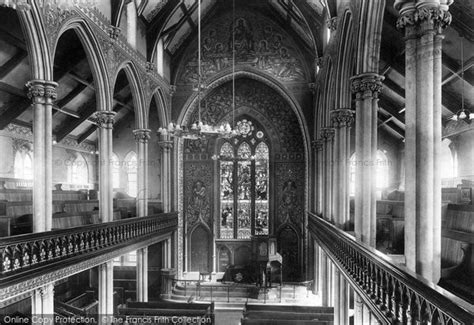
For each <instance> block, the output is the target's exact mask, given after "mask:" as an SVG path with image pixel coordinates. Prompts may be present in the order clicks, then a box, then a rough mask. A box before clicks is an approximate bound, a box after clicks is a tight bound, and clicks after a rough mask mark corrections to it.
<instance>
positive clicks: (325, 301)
mask: <svg viewBox="0 0 474 325" xmlns="http://www.w3.org/2000/svg"><path fill="white" fill-rule="evenodd" d="M328 274H329V272H328V256H327V254H326V252H325V251H324V250H323V249H322V248H321V247H319V281H318V282H319V292H320V295H321V305H322V306H324V307H327V306H329V292H328V287H329V286H328V283H329V278H328Z"/></svg>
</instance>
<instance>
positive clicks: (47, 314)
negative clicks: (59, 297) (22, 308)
mask: <svg viewBox="0 0 474 325" xmlns="http://www.w3.org/2000/svg"><path fill="white" fill-rule="evenodd" d="M31 316H37V319H38V321H37V322H33V324H44V323H45V322H48V321H49V320H50V321H51V322H50V324H53V317H54V283H49V284H46V285H44V286H42V287H41V288H39V289H35V290H34V292H33V295H32V296H31ZM39 320H42V321H39Z"/></svg>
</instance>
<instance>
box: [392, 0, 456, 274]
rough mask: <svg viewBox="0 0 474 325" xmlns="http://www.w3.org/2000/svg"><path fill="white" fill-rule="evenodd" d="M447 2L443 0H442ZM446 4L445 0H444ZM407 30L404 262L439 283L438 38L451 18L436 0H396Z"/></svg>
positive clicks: (439, 103) (439, 79) (400, 18)
mask: <svg viewBox="0 0 474 325" xmlns="http://www.w3.org/2000/svg"><path fill="white" fill-rule="evenodd" d="M445 3H446V2H445ZM448 3H449V1H448ZM395 9H397V10H399V11H400V17H399V19H398V21H397V27H398V28H400V29H404V32H405V93H406V100H405V107H406V120H407V121H410V122H409V123H408V122H407V125H406V142H405V164H406V168H405V220H406V221H405V247H410V248H411V249H409V250H405V257H406V264H407V267H408V268H410V269H411V270H413V271H414V272H416V273H418V274H420V275H421V276H423V277H425V278H426V279H428V280H430V281H433V282H438V280H439V277H440V272H441V270H440V261H441V243H440V241H441V180H440V176H439V171H438V170H437V169H439V154H440V146H441V127H442V126H441V73H442V71H441V70H442V67H441V51H442V49H441V41H442V38H443V36H442V34H441V33H442V32H443V30H444V28H445V27H446V26H447V25H449V23H450V22H451V14H450V13H449V12H448V5H447V4H440V3H439V1H430V2H416V3H415V1H406V0H405V1H401V0H397V1H395Z"/></svg>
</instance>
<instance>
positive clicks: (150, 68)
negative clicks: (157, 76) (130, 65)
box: [145, 61, 155, 73]
mask: <svg viewBox="0 0 474 325" xmlns="http://www.w3.org/2000/svg"><path fill="white" fill-rule="evenodd" d="M145 69H146V73H152V72H153V71H155V64H154V63H153V62H150V61H147V62H146V65H145Z"/></svg>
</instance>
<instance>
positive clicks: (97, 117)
mask: <svg viewBox="0 0 474 325" xmlns="http://www.w3.org/2000/svg"><path fill="white" fill-rule="evenodd" d="M115 114H116V113H115V112H112V111H98V112H96V113H95V114H94V118H93V119H94V121H95V122H96V123H97V126H98V127H99V128H105V129H112V127H113V125H114V116H115Z"/></svg>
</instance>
